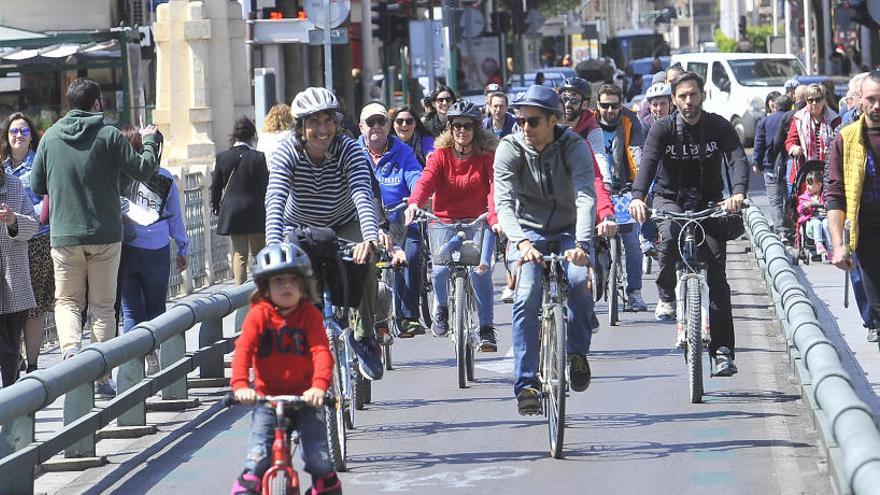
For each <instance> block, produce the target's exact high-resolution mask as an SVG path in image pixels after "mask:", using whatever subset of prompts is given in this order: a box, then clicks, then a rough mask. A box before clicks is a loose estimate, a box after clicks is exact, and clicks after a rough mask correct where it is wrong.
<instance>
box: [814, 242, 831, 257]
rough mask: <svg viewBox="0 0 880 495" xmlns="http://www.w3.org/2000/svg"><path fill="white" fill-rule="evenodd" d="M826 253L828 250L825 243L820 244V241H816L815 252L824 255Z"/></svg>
mask: <svg viewBox="0 0 880 495" xmlns="http://www.w3.org/2000/svg"><path fill="white" fill-rule="evenodd" d="M827 253H828V250H827V249H825V244H822V243H821V242H817V243H816V254H817V255H819V256H824V255H825V254H827Z"/></svg>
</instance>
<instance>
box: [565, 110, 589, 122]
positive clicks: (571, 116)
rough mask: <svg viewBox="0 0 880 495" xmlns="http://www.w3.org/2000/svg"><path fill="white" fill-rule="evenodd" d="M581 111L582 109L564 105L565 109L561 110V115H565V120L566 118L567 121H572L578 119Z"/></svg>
mask: <svg viewBox="0 0 880 495" xmlns="http://www.w3.org/2000/svg"><path fill="white" fill-rule="evenodd" d="M583 113H584V111H583V110H581V109H580V108H572V107H565V111H564V112H563V115H564V116H565V120H567V121H569V122H574V121H577V120H578V119H580V118H581V114H583Z"/></svg>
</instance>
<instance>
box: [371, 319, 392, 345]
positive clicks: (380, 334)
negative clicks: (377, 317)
mask: <svg viewBox="0 0 880 495" xmlns="http://www.w3.org/2000/svg"><path fill="white" fill-rule="evenodd" d="M375 332H376V339H377V340H378V341H379V344H381V345H386V344H390V343H392V342H393V341H394V337H393V336H392V335H391V330H389V329H388V322H387V321H384V322H382V323H378V324H376V327H375Z"/></svg>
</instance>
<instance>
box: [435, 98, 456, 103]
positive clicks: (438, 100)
mask: <svg viewBox="0 0 880 495" xmlns="http://www.w3.org/2000/svg"><path fill="white" fill-rule="evenodd" d="M434 101H436V102H437V103H451V102H452V97H451V96H444V97H442V98H441V97H437V98H434Z"/></svg>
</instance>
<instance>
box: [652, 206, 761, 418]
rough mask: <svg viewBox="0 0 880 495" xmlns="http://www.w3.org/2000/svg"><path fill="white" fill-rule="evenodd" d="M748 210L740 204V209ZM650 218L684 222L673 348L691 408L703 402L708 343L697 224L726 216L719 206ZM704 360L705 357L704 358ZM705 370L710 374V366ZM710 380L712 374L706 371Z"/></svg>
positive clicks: (656, 213) (706, 290)
mask: <svg viewBox="0 0 880 495" xmlns="http://www.w3.org/2000/svg"><path fill="white" fill-rule="evenodd" d="M748 206H749V203H748V202H744V203H743V208H747V207H748ZM649 211H650V212H651V216H652V217H654V218H656V219H658V220H669V221H684V225H682V228H681V233H680V234H679V236H678V249H679V253H680V254H681V261H679V262H678V266H677V268H676V271H677V275H678V283H677V284H676V287H675V297H676V316H677V322H676V332H677V334H676V335H677V342H676V346H677V347H681V348H683V349H684V358H685V362H686V363H687V366H688V390H689V394H690V400H691V403H693V404H698V403H700V402H702V401H703V362H702V355H703V346H706V348H707V349H708V346H709V343H710V342H711V341H712V336H711V331H710V327H709V284H708V281H707V280H708V279H707V276H706V273H707V269H708V265H707V263H705V262H703V261H700V260H698V259H697V248H698V247H699V244H697V240H696V238H697V236H696V232H697V229H698V228H699V229H700V230H702V229H703V227H702V225H701V222H702V221H704V220H707V219H710V218H722V217H725V216H727V215H728V213H727V212H725V211H724V210H723V209H722V208H721V207H720V206H715V207H712V208H707V209H705V210H702V211H698V212H694V211H685V212H683V213H677V212H669V211H663V210H658V209H654V208H652V209H650V210H649ZM706 355H707V357H708V353H707V354H706ZM709 369H710V370H712V367H711V365H710V366H709ZM710 373H711V376H714V370H712V371H710Z"/></svg>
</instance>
